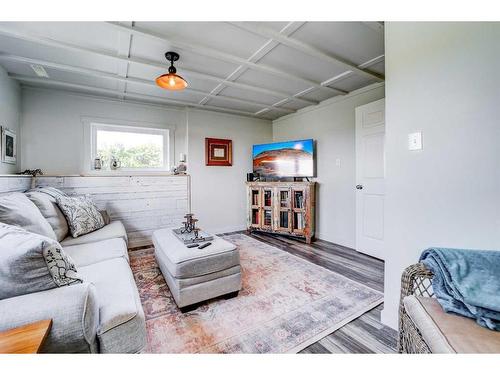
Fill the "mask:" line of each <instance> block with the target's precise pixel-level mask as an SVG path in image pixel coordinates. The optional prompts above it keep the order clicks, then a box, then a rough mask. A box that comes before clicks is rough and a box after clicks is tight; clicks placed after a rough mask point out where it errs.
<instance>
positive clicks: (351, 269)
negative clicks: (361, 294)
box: [251, 233, 397, 353]
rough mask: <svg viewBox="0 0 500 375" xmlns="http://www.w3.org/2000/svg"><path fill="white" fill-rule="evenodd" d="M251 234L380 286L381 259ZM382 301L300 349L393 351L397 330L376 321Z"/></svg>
mask: <svg viewBox="0 0 500 375" xmlns="http://www.w3.org/2000/svg"><path fill="white" fill-rule="evenodd" d="M251 237H253V238H256V239H258V240H260V241H263V242H266V243H268V244H270V245H273V246H275V247H278V248H280V249H282V250H284V251H288V252H289V253H291V254H294V255H297V256H299V257H301V258H304V259H307V260H309V261H311V262H313V263H316V264H318V265H320V266H323V267H325V268H327V269H329V270H332V271H335V272H337V273H340V274H342V275H344V276H346V277H348V278H350V279H352V280H355V281H358V282H360V283H362V284H364V285H367V286H369V287H371V288H373V289H376V290H380V291H383V289H384V262H383V261H381V260H378V259H375V258H372V257H370V256H367V255H364V254H361V253H358V252H357V251H355V250H353V249H350V248H347V247H344V246H340V245H335V244H333V243H330V242H327V241H322V240H317V241H314V242H313V243H312V244H311V245H307V244H305V243H303V242H300V241H297V240H293V239H290V238H287V237H281V236H272V235H268V234H265V233H252V234H251ZM382 308H383V305H380V306H378V307H376V308H374V309H373V310H371V311H368V312H367V313H365V314H363V315H361V316H360V317H359V318H357V319H355V320H353V321H352V322H350V323H348V324H346V325H345V326H343V327H342V328H340V329H338V330H337V331H335V332H333V333H332V334H330V335H328V336H326V337H325V338H323V339H321V340H319V341H317V342H315V343H314V344H312V345H310V346H309V347H307V348H305V349H304V350H303V351H302V352H301V353H394V352H395V351H396V340H397V332H396V331H395V330H393V329H392V328H389V327H387V326H384V325H383V324H382V323H380V312H381V310H382Z"/></svg>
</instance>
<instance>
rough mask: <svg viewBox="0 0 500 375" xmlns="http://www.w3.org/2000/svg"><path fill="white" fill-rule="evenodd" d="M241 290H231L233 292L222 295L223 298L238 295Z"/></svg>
mask: <svg viewBox="0 0 500 375" xmlns="http://www.w3.org/2000/svg"><path fill="white" fill-rule="evenodd" d="M239 292H240V291H239V290H237V291H236V292H231V293H228V294H224V295H223V296H222V298H224V299H230V298H234V297H238V293H239Z"/></svg>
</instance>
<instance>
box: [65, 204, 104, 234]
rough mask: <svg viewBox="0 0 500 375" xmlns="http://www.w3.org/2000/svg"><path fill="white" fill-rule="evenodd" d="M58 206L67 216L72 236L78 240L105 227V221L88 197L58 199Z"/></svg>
mask: <svg viewBox="0 0 500 375" xmlns="http://www.w3.org/2000/svg"><path fill="white" fill-rule="evenodd" d="M56 201H57V205H58V206H59V208H60V209H61V211H62V212H63V214H64V216H66V220H67V221H68V225H69V230H70V232H71V235H72V236H73V237H74V238H76V237H78V236H81V235H82V234H87V233H90V232H93V231H95V230H97V229H100V228H102V227H103V226H104V225H105V222H104V219H103V217H102V215H101V213H100V212H99V210H98V209H97V207H96V206H95V204H94V202H92V199H91V198H90V196H88V195H83V196H77V197H69V196H59V197H57V198H56Z"/></svg>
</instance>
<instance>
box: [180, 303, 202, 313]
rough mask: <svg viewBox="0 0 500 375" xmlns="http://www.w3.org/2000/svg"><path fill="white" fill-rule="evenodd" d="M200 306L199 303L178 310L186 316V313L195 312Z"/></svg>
mask: <svg viewBox="0 0 500 375" xmlns="http://www.w3.org/2000/svg"><path fill="white" fill-rule="evenodd" d="M200 305H201V304H200V303H193V304H192V305H189V306H184V307H180V308H179V309H180V310H181V313H183V314H186V313H188V312H191V311H193V310H196V309H197V308H198V307H200Z"/></svg>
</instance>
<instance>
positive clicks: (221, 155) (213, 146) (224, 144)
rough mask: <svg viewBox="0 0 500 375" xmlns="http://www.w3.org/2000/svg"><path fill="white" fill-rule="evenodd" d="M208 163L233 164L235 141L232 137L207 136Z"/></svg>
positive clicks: (206, 151)
mask: <svg viewBox="0 0 500 375" xmlns="http://www.w3.org/2000/svg"><path fill="white" fill-rule="evenodd" d="M205 155H206V165H210V166H223V167H224V166H225V167H230V166H231V165H233V141H232V140H230V139H218V138H205Z"/></svg>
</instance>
